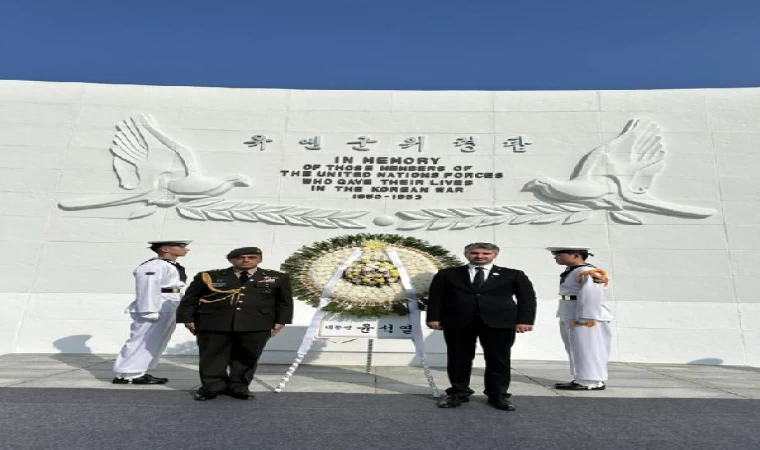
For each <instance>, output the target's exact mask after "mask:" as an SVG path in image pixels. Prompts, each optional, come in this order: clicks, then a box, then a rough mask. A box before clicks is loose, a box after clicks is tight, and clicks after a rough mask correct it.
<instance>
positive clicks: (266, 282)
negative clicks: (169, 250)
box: [177, 267, 293, 331]
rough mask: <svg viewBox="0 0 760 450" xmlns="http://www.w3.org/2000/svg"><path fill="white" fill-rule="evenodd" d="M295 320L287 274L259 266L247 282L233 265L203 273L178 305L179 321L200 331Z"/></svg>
mask: <svg viewBox="0 0 760 450" xmlns="http://www.w3.org/2000/svg"><path fill="white" fill-rule="evenodd" d="M204 273H205V274H207V277H206V278H207V279H208V282H207V281H205V280H204ZM224 291H227V292H224ZM235 292H237V293H235ZM292 321H293V297H292V295H291V288H290V280H289V279H288V276H287V275H286V274H284V273H282V272H277V271H274V270H268V269H260V268H259V269H257V270H256V273H254V274H253V276H252V277H251V278H250V279H249V280H248V282H247V283H245V285H241V284H240V280H239V279H238V277H236V276H235V273H234V272H233V268H232V267H229V268H227V269H221V270H209V271H206V272H201V273H199V274H197V275H196V276H195V278H194V279H193V282H192V283H190V286H189V287H188V288H187V290H186V291H185V296H184V297H182V301H180V304H179V307H178V308H177V322H178V323H188V322H194V323H195V328H196V329H197V330H200V331H264V330H270V329H272V327H273V326H274V324H276V323H281V324H288V323H291V322H292Z"/></svg>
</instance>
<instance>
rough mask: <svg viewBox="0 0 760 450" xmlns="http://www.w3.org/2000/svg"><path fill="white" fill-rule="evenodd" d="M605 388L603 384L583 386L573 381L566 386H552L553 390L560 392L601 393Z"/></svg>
mask: <svg viewBox="0 0 760 450" xmlns="http://www.w3.org/2000/svg"><path fill="white" fill-rule="evenodd" d="M606 387H607V385H605V384H604V383H599V384H598V385H594V386H584V385H582V384H578V383H576V382H575V381H573V382H570V383H567V384H557V385H555V386H554V389H557V390H560V391H603V390H604V389H605V388H606Z"/></svg>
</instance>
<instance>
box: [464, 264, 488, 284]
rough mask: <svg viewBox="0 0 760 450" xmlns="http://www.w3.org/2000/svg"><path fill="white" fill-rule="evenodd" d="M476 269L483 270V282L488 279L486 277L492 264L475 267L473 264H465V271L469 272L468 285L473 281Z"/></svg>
mask: <svg viewBox="0 0 760 450" xmlns="http://www.w3.org/2000/svg"><path fill="white" fill-rule="evenodd" d="M476 267H482V268H483V280H484V281H485V280H487V279H488V275H489V274H490V273H491V269H492V268H493V264H488V265H487V266H476V265H473V264H467V269H468V270H469V271H470V283H472V282H473V281H475V274H476V273H478V271H477V270H476Z"/></svg>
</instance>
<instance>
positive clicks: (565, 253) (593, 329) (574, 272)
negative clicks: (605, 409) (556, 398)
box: [547, 247, 612, 391]
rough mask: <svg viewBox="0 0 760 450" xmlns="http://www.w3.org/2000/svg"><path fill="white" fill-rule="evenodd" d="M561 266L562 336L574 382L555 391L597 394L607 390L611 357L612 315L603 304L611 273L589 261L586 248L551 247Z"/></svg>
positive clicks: (557, 386)
mask: <svg viewBox="0 0 760 450" xmlns="http://www.w3.org/2000/svg"><path fill="white" fill-rule="evenodd" d="M547 250H549V251H551V252H552V255H554V260H555V261H556V262H557V264H559V265H562V266H566V267H567V268H566V269H565V271H564V272H562V274H561V275H560V284H559V294H560V300H559V309H558V311H557V317H559V326H560V334H561V336H562V342H563V343H564V344H565V350H567V354H568V356H569V358H570V373H571V374H572V376H573V378H574V379H573V381H570V382H569V383H557V384H555V386H554V387H555V389H562V390H573V391H596V390H603V389H605V387H606V385H605V383H604V382H605V381H607V361H608V360H609V357H610V346H611V341H612V332H611V331H610V321H611V320H612V314H610V312H609V310H608V309H607V308H606V307H605V306H604V305H603V304H602V296H603V291H604V288H605V287H606V286H607V284H608V283H609V279H608V278H607V273H606V272H605V271H604V270H602V269H598V268H596V267H595V266H593V265H591V264H589V263H587V262H586V259H588V257H589V256H594V255H593V254H592V253H589V249H588V248H586V247H549V248H548V249H547Z"/></svg>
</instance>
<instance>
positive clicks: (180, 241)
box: [148, 239, 193, 248]
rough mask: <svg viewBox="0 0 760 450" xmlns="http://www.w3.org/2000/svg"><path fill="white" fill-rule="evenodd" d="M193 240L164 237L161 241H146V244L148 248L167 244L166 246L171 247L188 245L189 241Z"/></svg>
mask: <svg viewBox="0 0 760 450" xmlns="http://www.w3.org/2000/svg"><path fill="white" fill-rule="evenodd" d="M191 242H193V241H188V240H183V239H165V240H161V241H148V245H149V246H150V248H155V247H159V246H167V247H173V246H178V245H190V243H191Z"/></svg>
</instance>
